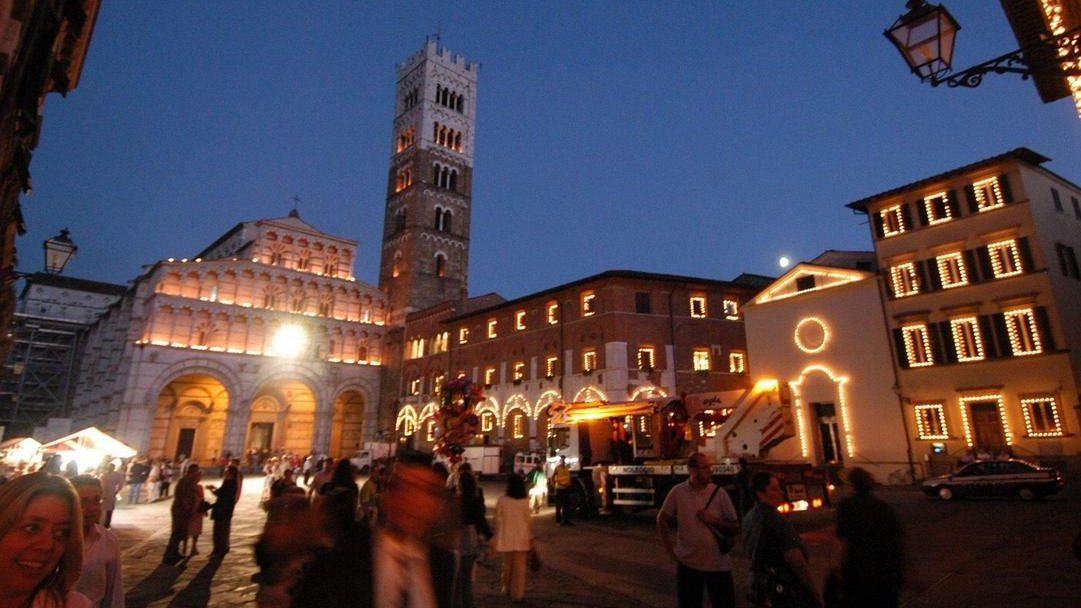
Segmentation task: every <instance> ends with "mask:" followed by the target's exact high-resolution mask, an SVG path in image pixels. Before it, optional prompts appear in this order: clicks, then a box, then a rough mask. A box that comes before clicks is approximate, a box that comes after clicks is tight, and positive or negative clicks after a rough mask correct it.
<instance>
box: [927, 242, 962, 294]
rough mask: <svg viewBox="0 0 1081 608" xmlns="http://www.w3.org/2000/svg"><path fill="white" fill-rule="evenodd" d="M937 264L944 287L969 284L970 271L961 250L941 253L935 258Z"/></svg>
mask: <svg viewBox="0 0 1081 608" xmlns="http://www.w3.org/2000/svg"><path fill="white" fill-rule="evenodd" d="M935 265H936V266H938V278H939V280H940V281H941V283H942V288H943V289H950V288H953V287H961V286H962V285H968V272H967V271H966V270H965V259H964V257H962V256H961V252H959V251H958V252H954V253H947V254H946V255H940V256H938V257H936V258H935Z"/></svg>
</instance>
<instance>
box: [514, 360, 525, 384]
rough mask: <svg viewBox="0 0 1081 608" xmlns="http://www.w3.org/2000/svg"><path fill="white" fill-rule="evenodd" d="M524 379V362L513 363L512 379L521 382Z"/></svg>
mask: <svg viewBox="0 0 1081 608" xmlns="http://www.w3.org/2000/svg"><path fill="white" fill-rule="evenodd" d="M522 380H525V363H522V362H521V361H519V362H517V363H515V364H514V381H515V382H521V381H522Z"/></svg>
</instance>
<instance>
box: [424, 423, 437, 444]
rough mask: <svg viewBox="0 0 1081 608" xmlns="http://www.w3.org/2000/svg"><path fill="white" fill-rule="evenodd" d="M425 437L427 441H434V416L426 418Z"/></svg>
mask: <svg viewBox="0 0 1081 608" xmlns="http://www.w3.org/2000/svg"><path fill="white" fill-rule="evenodd" d="M425 437H426V438H427V441H429V442H432V441H435V419H434V418H429V419H428V423H427V432H425Z"/></svg>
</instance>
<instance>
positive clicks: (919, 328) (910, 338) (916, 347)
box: [901, 323, 935, 367]
mask: <svg viewBox="0 0 1081 608" xmlns="http://www.w3.org/2000/svg"><path fill="white" fill-rule="evenodd" d="M901 335H902V336H903V337H904V340H905V356H906V357H907V358H908V366H909V367H927V366H929V365H934V364H935V360H934V357H932V356H931V339H930V337H929V336H928V334H927V325H925V324H923V323H920V324H916V325H904V326H902V327H901Z"/></svg>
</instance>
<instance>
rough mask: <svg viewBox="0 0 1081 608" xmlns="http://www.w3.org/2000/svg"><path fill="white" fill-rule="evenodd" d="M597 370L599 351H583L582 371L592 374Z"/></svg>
mask: <svg viewBox="0 0 1081 608" xmlns="http://www.w3.org/2000/svg"><path fill="white" fill-rule="evenodd" d="M595 369H597V351H595V350H593V349H592V348H590V349H587V350H584V351H582V371H583V372H586V373H588V372H592V371H593V370H595Z"/></svg>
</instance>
